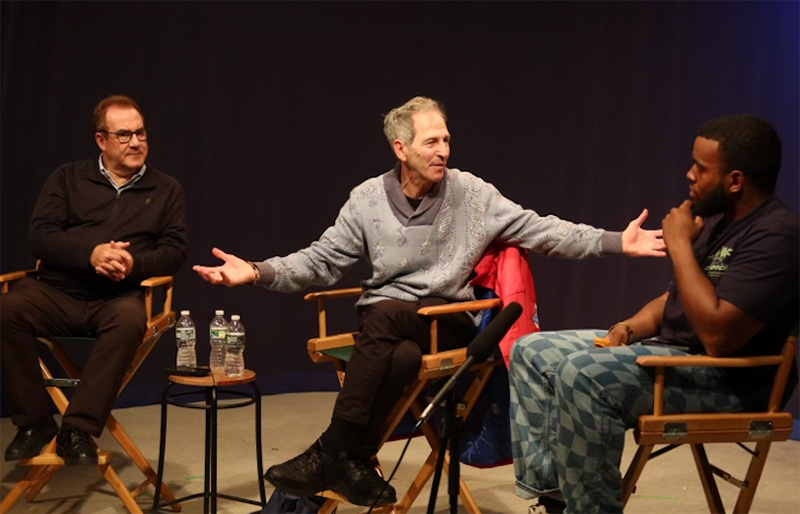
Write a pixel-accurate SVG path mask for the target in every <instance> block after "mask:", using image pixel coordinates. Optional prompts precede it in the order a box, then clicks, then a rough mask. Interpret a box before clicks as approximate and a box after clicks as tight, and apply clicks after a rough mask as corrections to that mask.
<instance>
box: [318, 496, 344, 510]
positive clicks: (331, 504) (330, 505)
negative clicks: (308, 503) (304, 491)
mask: <svg viewBox="0 0 800 514" xmlns="http://www.w3.org/2000/svg"><path fill="white" fill-rule="evenodd" d="M337 505H339V501H338V500H334V499H333V498H328V499H327V500H325V503H323V504H322V507H320V508H319V514H331V513H332V512H333V511H335V510H336V506H337Z"/></svg>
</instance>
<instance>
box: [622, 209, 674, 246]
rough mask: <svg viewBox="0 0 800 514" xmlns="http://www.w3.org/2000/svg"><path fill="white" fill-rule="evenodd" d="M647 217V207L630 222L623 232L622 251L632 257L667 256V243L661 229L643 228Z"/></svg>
mask: <svg viewBox="0 0 800 514" xmlns="http://www.w3.org/2000/svg"><path fill="white" fill-rule="evenodd" d="M646 219H647V209H643V210H642V213H641V214H639V217H638V218H636V219H635V220H633V221H631V222H630V223H628V227H627V228H626V229H625V230H624V231H623V232H622V253H624V254H625V255H628V256H631V257H665V256H666V255H667V252H666V251H665V249H666V245H664V240H663V239H662V237H661V236H662V231H661V230H645V229H643V228H642V225H643V224H644V221H645V220H646Z"/></svg>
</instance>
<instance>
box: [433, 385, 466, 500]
mask: <svg viewBox="0 0 800 514" xmlns="http://www.w3.org/2000/svg"><path fill="white" fill-rule="evenodd" d="M457 409H458V400H457V398H456V392H455V389H451V390H450V391H449V392H448V393H447V397H446V399H445V404H444V419H443V420H442V429H441V440H440V441H439V454H438V455H437V457H436V469H435V471H434V474H433V482H432V483H431V495H430V499H429V500H428V510H427V512H428V514H433V512H434V510H436V496H437V494H438V492H439V481H440V480H441V478H442V470H443V469H444V457H445V452H447V451H449V452H450V466H449V468H448V472H447V474H448V482H447V491H448V493H449V495H450V513H451V514H456V513H457V512H458V495H459V491H460V489H461V484H460V482H461V462H460V461H459V455H460V449H459V446H458V441H459V439H460V437H461V428H462V425H463V423H464V420H462V419H461V418H460V417H458V416H457V415H456V411H457Z"/></svg>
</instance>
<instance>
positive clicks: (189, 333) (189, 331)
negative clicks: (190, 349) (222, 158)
mask: <svg viewBox="0 0 800 514" xmlns="http://www.w3.org/2000/svg"><path fill="white" fill-rule="evenodd" d="M175 330H176V332H177V334H176V335H177V337H178V339H179V340H181V341H186V340H191V339H195V336H194V328H193V327H178V328H177V329H175Z"/></svg>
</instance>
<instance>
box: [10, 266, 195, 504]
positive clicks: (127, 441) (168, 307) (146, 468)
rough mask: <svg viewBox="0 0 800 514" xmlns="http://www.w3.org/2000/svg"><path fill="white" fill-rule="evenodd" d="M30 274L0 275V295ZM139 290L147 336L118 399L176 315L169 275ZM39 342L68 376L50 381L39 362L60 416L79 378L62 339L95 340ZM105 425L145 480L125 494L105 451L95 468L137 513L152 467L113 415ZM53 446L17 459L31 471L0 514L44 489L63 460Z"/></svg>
mask: <svg viewBox="0 0 800 514" xmlns="http://www.w3.org/2000/svg"><path fill="white" fill-rule="evenodd" d="M35 273H36V270H35V269H34V270H25V271H16V272H11V273H5V274H2V275H0V291H2V293H3V294H5V293H7V292H8V290H9V285H10V284H11V283H12V282H13V281H15V280H20V279H22V278H25V277H27V276H31V275H34V274H35ZM141 287H142V288H143V289H144V294H145V297H144V302H145V312H146V314H147V332H145V336H144V338H143V339H142V343H141V344H140V345H139V347H138V348H137V350H136V353H135V354H134V357H133V360H132V361H131V364H130V367H129V368H128V371H127V373H126V374H125V377H124V378H123V380H122V385H121V386H120V389H119V392H118V393H117V395H119V393H121V392H122V390H123V389H125V386H126V385H127V384H128V382H129V381H130V380H131V378H132V377H133V374H134V373H136V370H138V369H139V366H141V364H142V362H143V361H144V359H145V357H147V355H148V354H149V353H150V350H151V349H152V348H153V346H154V345H155V344H156V342H157V341H158V340H159V339H160V338H161V336H162V335H163V334H164V333H165V332H167V331H168V330H170V329H171V328H172V327H173V326H175V312H174V311H173V310H172V288H173V279H172V277H152V278H148V279H146V280H143V281H142V283H141ZM157 288H162V289H161V293H160V294H161V295H162V296H163V303H162V306H161V311H160V312H156V313H154V312H153V301H154V297H155V296H156V294H155V293H156V291H157ZM38 339H39V341H41V342H42V343H44V344H45V345H46V346H47V348H48V349H49V350H50V351H51V352H52V354H53V355H54V357H55V358H56V360H57V361H58V363H59V364H60V365H61V367H62V368H63V370H64V371H65V372H66V374H67V377H68V378H55V377H54V376H53V374H52V373H51V372H50V370H49V369H48V367H47V365H46V364H45V363H44V361H43V360H42V359H41V358H40V359H39V367H40V369H41V371H42V376H43V377H44V379H45V384H46V386H47V392H48V394H49V395H50V398H51V399H52V400H53V403H54V404H55V405H56V408H57V409H58V411H59V412H60V413H61V414H62V415H63V414H64V412H65V411H66V409H67V406H68V405H69V400H68V399H67V397H66V395H65V394H64V391H63V390H62V389H61V388H62V387H70V386H75V385H77V383H78V382H79V381H80V377H81V370H80V368H79V367H78V366H77V365H76V364H74V363H73V361H72V360H71V359H70V358H69V356H68V355H67V353H66V351H65V350H64V343H66V342H67V341H76V342H88V343H91V342H93V341H94V339H91V338H71V337H58V338H55V337H40V338H38ZM105 426H106V430H108V432H109V433H110V434H111V435H112V436H114V439H116V440H117V442H118V443H119V445H120V446H121V447H122V449H123V450H124V451H125V453H126V454H128V456H129V457H130V458H131V460H132V461H133V462H134V464H136V466H137V467H138V468H139V470H140V471H141V472H142V474H144V476H145V480H144V481H143V482H142V483H141V484H140V485H139V486H138V487H135V488H134V489H132V490H129V489H128V488H127V486H126V485H125V484H124V483H123V482H122V480H121V479H120V477H119V475H118V474H117V472H116V471H115V470H114V468H113V466H111V463H110V456H111V452H110V451H105V450H98V452H97V467H98V468H99V469H100V471H101V472H102V473H103V477H104V478H105V479H106V481H107V482H108V483H109V484H110V485H111V487H112V488H113V490H114V492H115V493H116V495H117V496H118V497H119V498H120V500H122V503H123V504H125V507H126V508H127V509H128V511H129V512H131V513H132V514H141V512H142V509H141V508H140V507H139V505H138V504H137V503H136V501H135V500H134V498H135V497H136V496H138V495H139V494H140V493H141V492H142V491H144V490H145V489H146V488H147V486H148V485H150V484H155V483H156V478H157V477H156V473H155V471H153V468H152V466H150V463H148V462H147V459H145V457H144V455H142V452H141V451H139V449H138V448H137V447H136V445H135V444H134V443H133V441H132V440H131V438H130V437H129V436H128V434H127V433H126V432H125V430H124V429H123V428H122V425H120V424H119V422H118V421H117V420H116V419H115V418H114V416H113V414H110V415H109V416H108V420H107V421H106V425H105ZM55 448H56V441H55V438H53V440H52V441H50V443H49V444H48V445H47V446H46V447H45V449H44V450H42V452H41V453H40V454H39V455H37V456H36V457H32V458H30V459H24V460H21V461H19V462H20V464H22V465H24V466H30V467H31V468H30V469H29V470H28V472H27V473H26V474H25V476H24V477H23V478H22V479H21V480H20V481H19V482H17V484H16V485H15V486H14V487H13V488H12V489H11V490H10V491H9V492H8V494H7V495H6V497H5V498H4V499H3V501H2V503H0V514H5V513H7V512H10V509H11V508H12V507H13V506H14V504H15V503H16V502H17V500H19V498H20V496H22V495H25V499H26V500H27V501H29V502H30V501H33V500H34V499H35V498H36V495H37V494H39V492H40V491H41V489H42V487H44V485H45V484H46V483H47V482H48V481H49V480H50V478H51V477H52V476H53V474H54V473H55V472H56V471H57V470H58V469H59V468H60V467H61V466H64V460H63V459H62V458H61V457H59V456H58V455H57V454H56V452H55ZM161 494H162V496H164V497H165V498H167V499H170V500H173V499H175V495H174V494H173V493H172V491H170V490H169V488H168V487H167V486H166V485H162V486H161ZM171 507H172V509H173V510H174V511H176V512H177V511H180V510H181V506H180V504H174V505H172V506H171Z"/></svg>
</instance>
